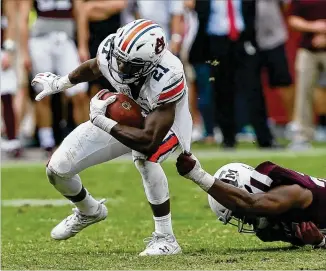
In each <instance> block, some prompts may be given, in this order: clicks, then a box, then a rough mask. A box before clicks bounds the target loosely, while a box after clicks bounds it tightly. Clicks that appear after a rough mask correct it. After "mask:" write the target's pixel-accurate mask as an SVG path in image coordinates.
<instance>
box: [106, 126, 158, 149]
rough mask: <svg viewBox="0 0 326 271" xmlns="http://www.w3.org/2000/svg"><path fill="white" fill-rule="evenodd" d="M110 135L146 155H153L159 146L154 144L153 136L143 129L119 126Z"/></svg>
mask: <svg viewBox="0 0 326 271" xmlns="http://www.w3.org/2000/svg"><path fill="white" fill-rule="evenodd" d="M110 134H111V135H112V136H113V137H114V138H116V139H117V140H119V141H120V142H121V143H122V144H124V145H126V146H127V147H129V148H131V149H132V150H135V151H138V152H140V153H143V154H145V155H151V154H153V153H154V152H155V151H156V150H157V148H158V146H159V145H158V144H155V143H154V140H153V135H152V134H150V133H148V132H146V130H143V129H138V128H134V127H129V126H124V125H120V124H117V125H115V126H114V127H113V128H112V130H111V132H110Z"/></svg>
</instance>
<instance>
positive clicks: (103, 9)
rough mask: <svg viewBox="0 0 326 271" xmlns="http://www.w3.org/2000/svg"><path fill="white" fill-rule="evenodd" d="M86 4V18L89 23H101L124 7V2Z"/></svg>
mask: <svg viewBox="0 0 326 271" xmlns="http://www.w3.org/2000/svg"><path fill="white" fill-rule="evenodd" d="M86 4H87V8H86V10H87V17H88V19H89V20H90V21H101V20H105V19H107V18H109V17H110V16H112V15H114V14H116V13H118V12H120V11H122V10H123V9H124V8H125V7H126V1H125V0H117V1H90V2H88V3H86Z"/></svg>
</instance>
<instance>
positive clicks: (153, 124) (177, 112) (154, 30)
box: [32, 19, 192, 256]
mask: <svg viewBox="0 0 326 271" xmlns="http://www.w3.org/2000/svg"><path fill="white" fill-rule="evenodd" d="M101 75H103V76H105V77H106V79H107V80H108V81H109V82H110V83H111V85H112V87H113V88H114V89H115V90H116V91H117V92H119V93H124V94H126V95H128V96H129V97H131V98H132V99H134V100H135V101H136V102H137V103H138V104H139V105H140V106H141V108H142V109H143V112H144V113H145V114H146V115H147V116H146V118H145V124H144V128H143V129H138V128H133V127H128V126H124V125H121V124H118V123H117V122H115V121H114V120H112V119H108V118H107V117H105V111H106V107H107V106H108V105H109V104H110V103H113V102H114V101H115V96H111V97H110V98H108V99H107V100H100V99H99V98H100V97H101V95H103V93H105V92H106V90H104V91H101V92H99V93H98V94H97V95H95V96H94V97H93V99H92V100H91V105H90V121H88V122H86V123H83V124H81V125H79V126H78V127H77V128H76V129H75V130H74V131H73V132H72V133H71V134H70V135H68V136H67V137H66V138H65V140H64V141H63V142H62V144H61V145H60V147H59V148H58V149H57V151H56V152H55V153H54V154H53V156H52V158H51V159H50V161H49V163H48V165H47V167H46V173H47V176H48V179H49V181H50V182H51V183H52V184H53V185H54V187H55V188H56V189H57V190H58V191H59V192H60V193H61V194H62V195H64V196H65V197H67V198H68V199H69V200H71V201H72V202H73V203H74V204H75V205H76V207H77V208H76V209H75V210H74V213H73V214H72V215H70V216H68V217H67V218H66V219H64V220H63V221H62V222H61V223H59V224H58V225H57V226H56V227H55V228H54V229H53V230H52V232H51V236H52V237H53V238H54V239H58V240H62V239H68V238H70V237H72V236H74V235H76V234H77V233H78V232H79V231H81V230H82V229H83V228H85V227H87V226H88V225H90V224H93V223H96V222H98V221H101V220H103V219H105V218H106V216H107V209H106V207H105V205H104V204H103V201H100V202H98V201H96V200H95V199H94V198H93V197H92V196H91V195H90V194H89V193H88V191H87V190H86V189H85V188H84V187H83V186H82V183H81V179H80V177H79V175H78V173H79V172H80V171H82V170H84V169H85V168H88V167H90V166H93V165H96V164H99V163H103V162H106V161H109V160H112V159H114V158H116V157H119V156H121V155H123V154H125V153H129V152H132V156H133V161H134V163H135V165H136V168H137V169H138V170H139V173H140V174H141V176H142V179H143V185H144V188H145V193H146V196H147V199H148V201H149V203H150V206H151V208H152V211H153V215H154V217H153V218H154V222H155V231H154V233H153V234H152V238H151V239H150V241H149V242H148V244H147V247H146V249H145V250H144V251H143V252H141V253H140V255H141V256H144V255H169V254H177V253H180V252H181V248H180V246H179V244H178V243H177V241H176V239H175V237H174V234H173V230H172V224H171V213H170V201H169V190H168V182H167V178H166V176H165V173H164V171H163V169H162V167H161V165H160V162H162V161H163V160H165V159H166V158H167V157H168V156H169V154H170V153H171V152H173V151H174V150H175V149H176V148H177V147H178V146H180V147H181V149H182V150H184V151H188V150H189V149H190V140H191V131H192V119H191V116H190V113H189V108H188V93H187V85H186V82H185V75H184V71H183V66H182V64H181V62H180V60H179V59H178V58H177V57H175V56H174V55H173V54H172V53H171V52H170V51H168V50H167V44H166V37H165V33H164V31H163V30H162V28H161V27H160V26H159V25H158V24H156V23H155V22H153V21H150V20H145V19H140V20H136V21H133V22H131V23H129V24H127V25H125V26H124V27H122V28H120V29H118V31H117V33H116V34H112V35H109V36H108V37H107V38H106V39H105V40H104V41H103V42H102V44H101V45H100V46H99V48H98V55H97V58H96V59H95V58H94V59H91V60H89V61H87V62H85V63H83V64H82V65H81V66H79V67H78V68H77V69H75V70H74V71H72V72H71V73H69V74H68V75H66V76H63V77H59V76H57V75H54V74H51V73H42V74H38V75H37V76H36V77H35V78H34V80H33V82H32V84H36V83H39V84H41V85H43V91H42V92H41V93H39V95H38V96H37V97H36V100H40V99H42V98H43V97H45V96H47V95H51V94H53V93H57V92H60V91H64V90H66V89H68V88H69V87H71V86H73V85H75V84H78V83H81V82H86V81H91V80H94V79H96V78H98V77H99V76H101Z"/></svg>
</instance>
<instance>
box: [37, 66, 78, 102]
mask: <svg viewBox="0 0 326 271" xmlns="http://www.w3.org/2000/svg"><path fill="white" fill-rule="evenodd" d="M37 83H39V84H41V85H42V86H43V90H42V91H41V92H40V93H39V94H37V96H36V97H35V100H36V101H40V100H42V99H43V98H44V97H46V96H49V95H53V94H55V93H59V92H61V91H64V90H66V89H68V88H71V87H72V86H74V84H72V83H71V82H70V80H69V78H68V75H66V76H63V77H60V76H58V75H56V74H53V73H51V72H45V73H38V74H37V75H36V76H35V78H34V79H33V81H32V83H31V85H32V86H35V85H36V84H37Z"/></svg>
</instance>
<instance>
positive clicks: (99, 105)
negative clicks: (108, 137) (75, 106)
mask: <svg viewBox="0 0 326 271" xmlns="http://www.w3.org/2000/svg"><path fill="white" fill-rule="evenodd" d="M108 92H110V91H108V90H107V89H103V90H101V91H100V92H99V93H97V94H96V95H95V96H94V97H93V98H92V99H91V103H90V114H89V117H90V120H91V122H92V123H93V124H94V125H95V126H97V127H99V128H100V129H102V130H103V131H106V132H107V133H110V132H111V129H112V128H113V126H115V125H116V124H117V122H116V121H114V120H112V119H110V118H107V117H106V116H105V112H106V108H107V107H108V105H110V104H112V103H114V102H115V100H116V99H117V96H116V95H113V96H110V97H109V98H107V99H106V100H100V97H101V96H102V95H104V94H105V93H108Z"/></svg>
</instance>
